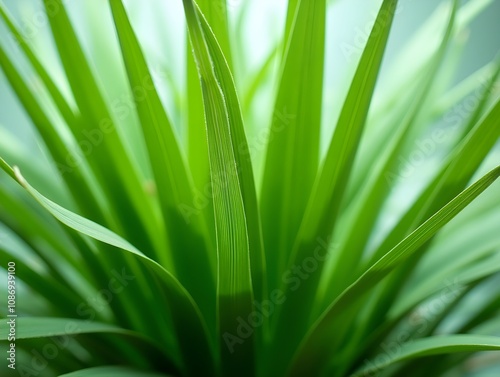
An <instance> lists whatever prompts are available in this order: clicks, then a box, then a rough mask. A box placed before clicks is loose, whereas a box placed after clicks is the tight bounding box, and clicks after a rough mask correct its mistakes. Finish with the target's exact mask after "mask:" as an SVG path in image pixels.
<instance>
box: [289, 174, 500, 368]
mask: <svg viewBox="0 0 500 377" xmlns="http://www.w3.org/2000/svg"><path fill="white" fill-rule="evenodd" d="M499 176H500V166H499V167H497V168H495V169H494V170H492V171H491V172H489V173H488V174H486V175H485V176H484V177H482V178H481V179H480V180H478V181H477V182H475V183H474V184H473V185H471V186H470V187H468V188H467V189H466V190H465V191H463V192H462V193H460V194H459V195H458V196H457V197H455V198H454V199H453V200H452V201H450V202H449V203H448V204H446V205H445V206H444V207H443V208H441V209H440V210H439V211H438V212H436V213H435V214H434V215H433V216H432V217H431V218H429V219H428V220H427V221H426V222H424V223H423V224H422V225H421V226H420V227H418V228H417V229H416V230H415V231H414V232H412V233H411V234H410V235H409V236H408V237H406V238H405V239H404V240H402V241H401V242H400V243H398V244H397V245H396V246H395V247H394V248H393V249H391V250H390V251H389V252H388V253H387V254H385V255H384V256H383V257H382V258H380V259H379V260H378V261H376V262H375V263H374V264H372V265H371V266H370V267H369V268H368V269H367V270H366V272H364V273H363V275H361V277H360V278H359V279H358V280H356V281H355V282H354V283H353V284H352V285H350V286H349V287H348V288H347V289H346V290H344V292H342V294H341V295H340V296H339V297H338V298H337V299H336V300H335V301H334V302H332V304H331V305H330V306H329V307H328V309H327V310H326V311H325V312H324V313H323V314H322V316H321V317H320V318H319V319H318V320H317V321H316V323H315V324H314V326H313V327H312V328H311V330H310V331H309V333H308V334H307V335H306V337H305V338H304V340H303V341H302V344H301V346H300V348H299V351H298V352H297V353H296V357H295V360H294V362H293V364H292V367H291V368H290V369H289V375H290V376H301V375H303V373H305V370H304V368H306V365H307V366H308V367H307V371H308V373H311V372H313V373H314V372H315V371H319V370H320V368H321V366H322V365H324V362H325V360H327V359H328V358H330V356H331V352H332V347H336V346H338V340H340V339H342V338H343V337H342V336H339V333H342V332H344V331H345V328H343V331H341V329H342V327H341V326H342V323H343V321H345V320H346V319H348V318H349V317H350V316H352V315H353V309H355V308H356V305H357V304H358V303H359V302H360V301H361V299H362V298H363V297H366V294H367V293H368V292H370V290H371V289H372V288H373V287H374V286H375V285H376V284H377V283H379V282H380V281H381V280H382V279H383V278H384V277H386V276H387V275H388V274H389V273H390V272H391V271H393V270H394V269H395V268H397V267H398V266H399V265H401V264H402V263H403V262H404V261H406V260H408V258H410V257H411V256H412V255H413V254H414V253H415V252H417V251H418V250H419V248H420V247H421V246H422V245H423V244H425V242H427V241H428V240H429V239H430V238H431V237H432V236H434V234H436V233H437V232H438V231H439V230H440V229H441V228H442V227H443V226H444V225H446V224H447V223H448V222H449V221H450V220H451V219H452V218H453V217H455V216H456V215H457V214H458V213H460V211H461V210H462V209H464V208H465V207H466V206H467V205H469V204H470V203H471V202H472V201H473V200H474V199H475V198H476V197H477V196H478V195H479V194H481V193H482V192H483V191H484V190H485V189H486V188H488V187H489V186H490V185H491V184H492V183H493V182H494V181H495V180H496V179H497V178H498V177H499ZM335 340H337V341H335ZM311 365H313V366H314V367H313V369H312V371H311V369H310V366H311Z"/></svg>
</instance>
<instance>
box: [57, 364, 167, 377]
mask: <svg viewBox="0 0 500 377" xmlns="http://www.w3.org/2000/svg"><path fill="white" fill-rule="evenodd" d="M59 377H169V375H166V374H159V373H153V372H144V371H140V370H136V369H133V368H127V367H120V366H105V367H95V368H88V369H82V370H78V371H76V372H71V373H66V374H62V375H60V376H59Z"/></svg>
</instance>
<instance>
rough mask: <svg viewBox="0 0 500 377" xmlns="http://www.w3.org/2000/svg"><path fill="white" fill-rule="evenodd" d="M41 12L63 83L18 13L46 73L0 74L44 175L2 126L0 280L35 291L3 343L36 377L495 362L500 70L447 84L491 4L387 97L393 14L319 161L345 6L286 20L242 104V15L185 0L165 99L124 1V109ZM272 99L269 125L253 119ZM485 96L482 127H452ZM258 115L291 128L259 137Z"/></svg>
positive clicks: (308, 4) (416, 64)
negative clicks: (236, 18) (338, 12)
mask: <svg viewBox="0 0 500 377" xmlns="http://www.w3.org/2000/svg"><path fill="white" fill-rule="evenodd" d="M43 3H44V5H45V12H46V14H47V17H48V22H49V24H50V28H51V30H52V34H51V35H52V37H53V39H54V42H55V46H56V48H57V52H58V57H59V59H60V62H61V64H62V70H58V69H53V68H49V66H48V64H46V63H44V62H43V60H42V57H41V56H40V54H37V53H36V51H35V50H33V49H32V47H31V46H30V43H28V42H29V41H27V40H26V38H25V36H24V35H23V33H22V30H21V29H19V28H18V26H16V23H15V22H14V20H13V18H12V17H11V16H10V15H9V14H8V12H7V10H6V8H5V7H3V6H1V5H0V15H1V17H2V19H3V22H4V24H5V26H6V27H7V28H8V29H9V34H8V35H9V36H10V37H12V38H11V39H10V40H15V41H17V42H18V46H19V48H20V49H21V52H22V59H24V61H25V62H27V63H29V67H30V69H31V71H30V72H31V73H30V74H27V73H23V72H24V71H22V70H21V69H20V68H19V66H18V64H17V60H16V59H17V58H15V57H14V55H13V54H12V51H10V50H9V49H8V48H7V47H6V45H4V44H2V45H0V66H1V67H2V70H3V72H4V73H5V75H6V77H7V79H8V81H9V82H10V85H11V86H12V89H13V90H14V92H15V93H16V95H17V98H18V100H19V101H20V102H21V103H22V105H23V107H24V109H25V111H26V114H27V115H28V116H29V117H30V118H31V121H32V124H33V127H34V129H35V130H36V131H37V135H36V138H37V140H38V141H39V143H40V144H43V147H42V148H44V150H45V151H46V152H47V153H48V155H49V158H48V159H47V161H40V160H37V159H33V158H32V157H31V156H32V154H30V153H29V151H27V146H26V145H22V143H21V145H19V146H18V143H17V144H16V140H13V139H12V136H9V134H8V132H7V129H6V128H2V129H0V131H1V132H2V140H1V141H0V153H1V155H2V156H3V157H4V159H0V166H1V167H2V170H3V171H4V172H5V173H6V174H3V175H2V177H1V182H0V183H1V184H0V223H1V224H3V226H2V228H1V230H2V234H4V237H3V238H2V240H0V241H2V242H1V243H0V261H1V265H2V268H4V269H5V272H6V274H4V275H3V276H5V277H6V279H5V281H7V279H10V280H9V281H15V282H16V285H15V287H16V289H15V292H14V289H13V287H14V284H12V283H11V284H10V285H7V284H2V292H4V295H3V296H2V297H4V298H5V303H7V301H8V300H7V293H8V294H9V295H10V296H14V293H15V301H16V306H15V307H14V306H10V307H9V306H7V305H4V303H2V305H1V310H2V316H3V317H4V318H3V319H2V320H1V323H2V328H3V327H4V326H5V327H6V328H7V329H9V331H10V329H12V331H14V332H15V335H16V338H17V339H16V341H15V342H14V341H12V340H11V339H8V341H7V342H5V340H7V338H8V335H9V332H7V331H6V332H2V334H1V339H2V344H3V345H6V346H7V353H8V354H9V355H10V354H11V353H13V352H12V347H13V346H12V344H14V348H15V350H16V353H15V360H14V361H16V360H17V361H16V367H17V372H19V373H20V374H21V375H22V376H54V375H61V374H64V373H68V372H69V374H64V375H65V376H73V377H77V376H113V377H116V376H119V377H121V376H123V377H125V376H131V377H138V376H139V377H140V376H160V375H171V376H238V377H240V376H266V377H276V376H304V375H310V376H335V377H341V376H369V375H378V374H379V373H381V375H384V376H403V375H404V376H415V377H417V376H427V375H432V376H438V375H445V374H446V373H449V374H446V375H449V376H453V375H464V374H465V372H464V371H463V369H460V368H461V367H462V366H463V365H465V364H464V362H465V361H467V360H469V358H470V354H471V353H475V352H479V351H487V350H499V349H500V337H499V336H500V322H499V321H498V318H497V314H498V309H499V303H500V296H499V294H498V291H497V290H496V289H495V285H497V284H498V278H499V274H498V272H499V269H500V267H499V266H500V260H499V257H500V255H499V253H498V251H499V246H500V244H499V242H500V238H499V237H498V234H497V233H498V229H497V228H498V224H499V220H500V211H499V204H500V203H499V202H498V185H494V186H492V187H491V189H490V190H488V193H485V195H482V196H481V198H479V199H478V200H477V201H475V199H476V198H477V197H478V196H479V195H480V194H481V193H482V192H483V191H484V190H486V188H488V187H489V186H490V185H492V184H493V182H494V181H495V180H496V179H497V177H498V176H499V175H500V167H496V168H493V169H492V170H490V171H489V172H486V173H484V171H485V170H486V171H487V170H488V169H487V167H491V165H493V166H494V165H495V161H496V162H497V163H498V151H496V152H495V149H494V147H495V144H496V142H497V140H498V139H499V137H500V101H499V96H498V92H497V91H495V88H496V82H497V77H498V74H499V72H500V64H499V62H498V61H495V62H492V63H489V64H488V65H487V66H485V67H484V68H483V69H481V70H480V71H478V72H477V73H474V74H473V75H471V77H470V78H468V79H466V80H464V81H463V82H462V83H460V84H458V85H457V86H455V87H452V88H451V89H450V88H449V77H448V75H447V74H446V73H447V72H448V71H450V70H452V69H453V67H454V66H455V65H456V63H457V59H459V57H460V54H459V52H460V47H461V43H462V42H461V36H462V35H463V31H464V30H465V29H466V27H467V25H468V24H469V23H470V22H471V20H472V19H473V18H474V17H475V15H476V14H477V13H479V12H480V11H482V10H483V9H485V8H486V7H487V6H488V5H489V3H491V1H470V2H468V3H467V4H466V5H464V6H462V7H460V6H459V4H458V1H450V2H445V3H443V6H442V7H441V8H439V9H438V11H437V12H436V14H435V16H434V18H433V19H432V20H431V21H429V24H428V25H426V26H425V27H424V28H423V29H422V32H420V33H419V34H417V37H416V39H415V40H414V42H413V44H411V45H410V46H409V51H410V52H412V51H413V52H415V51H418V52H419V53H420V54H421V56H420V58H419V59H416V58H415V56H414V55H413V56H412V55H409V56H406V57H405V56H404V55H403V60H401V62H400V63H399V64H400V66H404V67H406V68H407V71H405V72H404V73H403V74H402V75H400V76H399V78H398V80H397V82H393V83H392V84H393V85H392V86H387V87H385V91H383V92H382V91H380V90H379V88H378V86H377V90H375V89H376V82H377V77H378V76H379V71H380V68H381V65H382V58H383V55H384V50H385V48H386V45H387V41H388V37H389V32H390V29H391V25H392V22H393V18H394V15H395V13H396V10H397V6H398V3H397V1H396V0H384V1H382V3H381V6H380V10H379V12H378V15H377V18H376V20H375V22H374V26H373V29H372V31H371V33H370V35H369V37H368V38H367V41H366V46H363V47H362V48H360V47H359V46H358V47H353V46H350V47H349V46H348V48H349V50H348V53H349V54H351V53H352V52H353V49H354V50H356V49H359V52H360V54H359V62H357V63H356V64H353V65H354V66H355V67H356V69H355V71H354V74H353V78H352V80H351V81H350V84H349V89H348V90H347V93H346V96H345V101H344V102H342V103H339V105H341V106H339V107H338V109H339V114H338V121H336V122H335V124H334V125H331V124H329V125H327V126H326V128H327V131H331V132H332V133H333V136H332V137H331V141H330V143H329V145H328V146H327V148H326V151H325V152H324V153H323V151H322V150H321V143H320V141H321V140H322V138H321V137H320V135H321V132H322V130H321V123H322V121H321V120H322V116H324V115H325V113H326V112H327V111H330V110H329V109H328V107H325V106H323V103H324V101H323V91H324V89H325V87H324V85H325V84H324V81H325V79H324V71H325V70H327V69H330V67H325V65H324V61H325V57H324V56H325V52H324V49H325V39H326V38H325V36H326V31H325V29H326V11H327V7H328V6H329V5H328V4H327V2H326V1H324V0H323V1H322V0H310V1H305V0H304V1H300V0H289V2H288V12H287V17H286V22H285V31H284V33H283V37H282V40H281V41H280V42H279V43H278V45H277V47H276V48H275V49H273V50H272V51H271V52H270V53H269V56H268V58H267V59H266V60H265V62H264V64H263V65H262V67H261V68H260V69H259V70H257V71H256V74H255V76H254V77H252V78H251V79H250V80H249V82H250V84H248V85H247V86H246V87H245V86H244V85H243V84H242V81H243V77H242V76H243V75H242V74H241V73H239V74H238V69H241V67H242V64H243V63H242V61H243V60H244V59H245V58H246V55H244V54H245V51H241V50H244V49H242V48H241V46H239V49H238V48H237V47H238V46H237V45H235V43H234V41H232V43H230V39H231V38H230V33H229V31H228V30H229V29H230V28H229V26H228V22H227V17H226V12H227V5H226V2H225V1H210V0H198V1H197V4H196V3H195V2H194V1H193V0H183V6H184V11H185V15H186V21H187V25H188V34H189V39H190V46H191V48H192V52H193V55H194V59H193V56H192V55H191V51H189V54H188V57H187V60H186V66H185V71H186V72H185V73H186V88H185V90H179V88H178V86H177V85H176V78H175V77H167V79H168V80H169V83H170V84H169V85H168V88H169V90H170V95H171V98H170V99H169V100H167V101H166V100H165V99H161V98H160V95H159V92H160V91H159V89H158V87H159V86H160V84H163V85H164V84H165V80H163V81H158V80H154V77H153V76H154V75H153V73H152V70H151V69H150V67H149V66H148V64H147V62H146V60H147V59H146V57H145V55H144V52H143V46H142V45H141V43H140V42H139V39H138V37H137V36H136V35H135V33H134V28H133V27H132V25H131V23H130V21H129V19H128V16H127V12H126V9H125V7H124V6H123V4H122V2H121V1H120V0H109V7H110V9H111V14H112V20H113V22H114V27H115V30H116V34H117V43H115V47H116V45H118V44H119V46H120V51H121V53H120V54H119V55H116V54H115V55H113V51H112V50H111V49H109V50H105V51H100V53H101V54H103V56H104V57H105V58H106V59H109V60H110V61H111V62H112V63H110V64H109V65H110V67H111V68H108V72H113V70H115V69H116V70H118V73H115V76H114V77H115V79H116V80H115V81H113V86H112V87H106V93H107V94H106V95H105V94H104V93H105V91H103V90H102V88H101V87H100V84H99V79H98V76H97V74H96V73H95V72H94V69H93V68H92V66H91V64H89V57H88V56H86V54H85V53H84V47H83V44H82V43H80V42H79V39H78V37H77V34H76V32H75V30H74V28H73V25H72V22H71V21H70V17H69V16H68V13H67V10H66V5H65V4H63V2H62V1H61V0H44V1H43ZM436 26H438V29H439V27H441V28H443V29H444V31H443V32H442V36H441V37H440V38H441V39H440V41H439V43H435V44H433V43H429V40H428V39H427V37H428V35H429V33H432V34H433V35H437V34H436V33H435V27H436ZM96 27H99V26H96ZM101 27H102V26H101ZM239 28H241V20H240V24H237V25H236V27H234V28H231V30H232V32H234V33H236V34H237V31H238V30H239ZM100 31H101V30H100ZM235 38H236V37H235ZM5 41H7V39H5ZM188 50H191V49H188ZM117 57H118V58H119V59H120V61H118V63H117V64H118V65H114V64H115V59H116V58H117ZM122 63H124V68H125V69H124V70H123V72H122V71H121V69H122V65H121V64H122ZM273 64H277V65H278V66H279V67H280V68H279V74H277V73H274V74H272V67H273ZM54 72H57V80H56V78H55V77H54V74H55V73H54ZM120 72H121V73H124V74H121V73H120ZM233 72H234V73H235V75H233ZM32 74H35V75H36V77H37V78H38V80H39V82H40V83H41V84H42V85H43V89H42V91H41V92H38V93H41V94H39V95H37V94H35V93H36V92H35V90H34V89H33V87H32V86H31V84H30V81H29V77H30V75H32ZM269 77H272V80H274V79H275V78H277V79H276V88H277V90H276V93H274V91H273V90H266V89H265V87H266V85H268V84H269ZM477 77H481V78H483V79H484V80H483V81H479V80H477ZM65 80H67V85H66V84H62V82H65ZM159 83H160V84H159ZM235 84H236V85H235ZM263 88H264V89H263ZM259 90H263V91H264V93H265V95H266V96H267V97H266V98H268V99H269V102H271V103H272V105H271V106H267V107H266V106H262V107H259V106H257V108H258V109H259V110H257V111H255V107H256V105H255V98H256V96H257V93H258V92H259ZM109 91H114V92H115V93H127V98H131V100H130V101H129V102H127V101H125V102H123V103H121V102H118V103H117V102H115V101H110V98H109V93H108V92H109ZM374 93H375V96H374ZM470 93H473V95H475V97H474V98H473V99H474V106H473V107H472V108H471V109H470V111H468V112H466V113H465V114H464V113H460V114H454V113H449V112H448V111H449V109H451V108H452V106H454V105H455V104H460V103H461V102H462V101H463V100H464V98H467V96H468V95H469V94H470ZM373 99H377V100H378V102H377V101H374V100H373ZM165 102H168V103H170V104H172V103H173V104H174V105H173V106H170V107H171V108H172V109H173V110H171V111H169V114H167V111H166V108H167V106H165ZM252 109H253V110H252ZM7 111H8V110H7V109H2V113H4V112H7ZM259 111H262V112H264V113H266V114H269V115H270V116H269V117H270V118H272V119H273V120H272V122H271V124H270V125H269V126H268V127H267V128H266V130H267V131H265V132H264V133H263V134H259V132H260V131H259V129H258V128H257V125H258V123H259V122H258V119H259V117H258V115H259V114H258V112H259ZM170 112H172V114H170ZM443 117H444V119H445V121H446V122H448V128H446V132H448V133H449V135H444V131H443V130H442V129H440V128H439V127H436V126H435V124H436V122H437V120H439V119H442V118H443ZM247 134H251V135H257V137H256V138H253V139H252V138H247V136H246V135H247ZM186 135H187V136H186ZM259 135H264V136H265V137H258V136H259ZM443 135H444V136H443ZM450 135H451V136H450ZM434 152H435V153H442V154H443V155H444V157H443V158H442V161H439V162H436V163H435V164H434V165H432V166H430V167H429V168H428V171H429V176H428V178H421V179H420V187H417V189H416V190H415V194H414V197H413V198H411V199H407V200H405V201H404V203H403V204H404V207H403V209H402V210H400V211H399V212H397V213H396V214H395V215H392V214H391V212H390V208H389V204H390V203H392V202H393V200H394V197H395V195H394V194H395V192H396V189H397V188H398V187H403V188H406V189H407V186H405V183H406V181H408V182H414V181H415V180H413V181H412V179H411V177H409V176H410V175H411V172H412V171H413V170H418V169H416V168H417V167H418V166H415V165H419V164H423V163H424V162H425V161H428V160H429V158H430V157H431V156H430V154H432V153H434ZM495 153H496V154H495ZM488 157H489V160H488V159H487V158H488ZM261 160H262V164H261V163H260V161H261ZM6 161H7V162H6ZM402 161H403V162H402ZM405 161H406V162H405ZM408 161H410V162H408ZM492 162H493V164H492ZM11 166H17V167H11ZM478 172H481V173H483V175H482V177H480V176H478ZM25 177H26V178H25ZM261 178H262V179H261ZM28 181H29V182H30V183H31V184H30V183H28ZM470 182H473V183H470ZM35 187H36V189H35ZM495 190H496V191H495ZM42 193H43V194H42ZM472 201H475V202H474V204H473V205H471V206H470V207H468V208H467V209H466V210H465V211H464V212H463V213H461V214H460V215H459V216H457V215H458V214H459V213H460V212H462V210H464V209H465V207H467V206H469V204H470V203H471V202H472ZM56 202H57V203H58V204H56ZM400 205H401V203H400ZM65 208H68V209H65ZM390 216H393V217H395V218H396V221H394V222H393V223H390V222H387V220H388V219H389V218H390ZM455 216H457V218H456V219H454V218H455ZM452 219H454V220H453V221H452ZM56 220H58V221H56ZM450 222H451V223H450ZM61 223H62V224H61ZM448 223H450V224H449V225H447V224H448ZM98 224H100V225H98ZM445 225H446V229H444V230H442V228H443V227H445ZM383 227H386V228H388V229H389V230H384V229H383ZM438 232H439V234H438ZM14 271H15V275H14ZM9 276H10V277H9ZM13 276H14V277H15V279H14V278H13ZM7 288H9V289H8V291H9V292H7ZM12 300H14V298H12ZM13 302H14V301H12V305H14V304H13ZM471 305H474V310H468V311H467V310H464V309H467V307H468V306H471ZM11 308H12V310H10V311H9V309H11ZM436 308H437V309H436ZM13 313H15V314H19V316H18V317H17V318H16V319H15V324H16V326H11V324H13V323H14V322H13V321H12V318H13V317H8V315H12V314H13ZM14 332H11V333H10V334H11V335H12V334H14ZM2 354H4V355H5V353H2ZM420 358H426V362H425V363H422V361H421V360H420ZM4 364H5V360H4ZM8 364H12V361H8V362H7V365H8ZM4 366H5V365H2V368H3V367H4ZM487 367H490V366H489V365H487ZM492 367H498V365H497V364H495V363H493V366H492ZM485 368H486V367H485ZM5 370H6V372H5V374H4V373H2V375H17V372H15V371H13V370H12V369H9V368H8V367H7V368H6V369H5ZM485 370H486V373H488V371H489V370H490V369H485ZM491 370H493V369H491ZM497 370H498V369H497ZM9 373H10V374H9ZM162 373H164V374H162ZM490 373H493V372H491V371H490ZM478 375H479V374H478Z"/></svg>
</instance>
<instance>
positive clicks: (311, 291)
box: [271, 0, 397, 373]
mask: <svg viewBox="0 0 500 377" xmlns="http://www.w3.org/2000/svg"><path fill="white" fill-rule="evenodd" d="M396 4H397V1H394V0H389V1H387V0H386V1H384V3H383V4H382V6H381V8H380V11H379V14H378V17H377V20H376V22H375V25H377V27H376V28H375V27H374V29H373V30H372V32H371V35H370V38H369V40H368V43H367V46H366V48H365V51H364V53H363V56H362V57H361V60H360V63H359V66H358V68H357V71H356V74H355V77H354V80H353V82H352V85H351V88H350V90H349V94H348V96H347V98H346V101H345V103H344V107H343V110H342V114H341V116H340V118H339V121H338V124H337V127H336V129H335V134H334V136H333V139H332V141H331V144H330V147H329V150H328V154H327V157H326V160H325V162H324V164H323V167H322V169H321V172H320V175H319V176H318V178H317V180H316V182H315V185H314V188H313V193H312V195H311V198H310V200H309V204H308V207H307V210H306V213H305V215H304V218H303V220H302V225H301V228H300V231H299V233H298V235H297V238H296V242H295V246H294V250H293V254H292V257H291V260H290V261H289V265H288V266H289V270H288V271H294V267H295V266H301V265H302V263H303V262H304V261H306V259H309V258H313V259H314V260H316V262H317V269H315V270H314V273H311V274H307V275H306V276H307V279H301V280H300V287H299V288H298V289H295V291H290V289H292V288H293V287H295V286H296V284H295V283H294V284H290V279H288V280H289V281H288V284H287V286H286V289H287V300H286V301H285V303H284V304H283V306H282V307H281V310H280V314H281V313H282V315H280V316H279V317H278V316H276V325H277V330H276V337H277V339H278V341H277V342H276V352H272V353H271V354H272V355H273V360H272V361H271V363H272V365H275V366H278V365H280V364H282V365H281V367H283V364H285V363H287V362H288V361H289V359H290V357H292V354H293V352H294V350H295V348H296V347H297V345H298V343H299V342H300V337H301V336H303V334H304V332H306V331H307V326H308V325H309V323H310V322H309V321H310V320H311V318H310V317H309V316H306V315H302V316H299V315H296V314H295V313H300V312H301V311H302V310H301V308H303V307H311V306H312V305H313V303H314V298H315V294H316V291H317V287H318V283H319V279H320V276H321V271H322V268H323V265H324V261H318V260H317V257H316V253H317V249H318V240H319V241H321V242H323V243H325V242H328V240H330V238H331V237H330V236H331V234H332V232H333V228H334V225H335V222H336V220H337V217H338V213H339V208H340V203H341V200H342V196H343V193H344V191H345V186H346V182H347V180H348V178H349V175H350V171H351V166H352V163H353V161H354V157H355V155H356V151H357V148H358V145H359V142H360V138H361V135H362V132H363V128H364V124H365V119H366V116H367V113H368V109H369V107H370V102H371V99H372V95H373V91H374V88H375V83H376V80H377V76H378V72H379V70H380V66H381V63H382V57H383V54H384V50H385V46H386V43H387V39H388V36H389V30H390V28H391V25H392V19H393V16H394V10H395V7H396ZM278 161H281V159H280V158H278ZM280 277H281V275H280ZM297 279H298V278H297ZM292 282H293V281H292ZM292 313H293V314H292ZM287 316H289V317H287ZM290 328H294V329H296V330H295V331H294V332H293V333H290V330H289V329H290ZM278 349H279V354H280V355H283V359H281V360H280V362H279V363H277V362H276V360H275V356H274V354H275V353H277V352H278ZM275 373H280V372H275Z"/></svg>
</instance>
